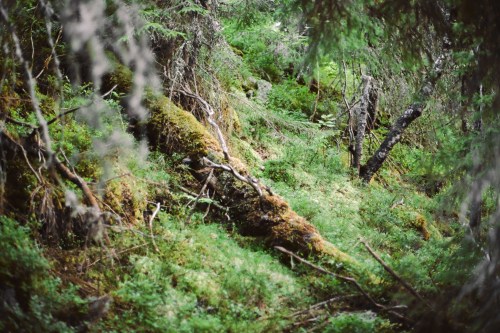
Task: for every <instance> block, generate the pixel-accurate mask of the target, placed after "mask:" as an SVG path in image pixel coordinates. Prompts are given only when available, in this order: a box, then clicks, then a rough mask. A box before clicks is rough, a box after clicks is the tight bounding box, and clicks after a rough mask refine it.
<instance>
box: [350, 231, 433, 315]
mask: <svg viewBox="0 0 500 333" xmlns="http://www.w3.org/2000/svg"><path fill="white" fill-rule="evenodd" d="M360 242H361V243H362V244H363V245H364V246H365V248H366V249H367V250H368V252H370V254H371V255H372V257H373V258H375V260H377V261H378V262H379V263H380V264H381V265H382V267H384V269H385V270H386V271H387V273H389V274H390V275H392V277H394V278H395V279H396V280H397V281H398V282H399V283H401V285H402V286H403V287H404V288H405V289H406V290H408V291H409V292H410V293H411V294H412V295H413V296H415V297H416V298H417V299H418V300H420V301H421V302H422V303H424V304H425V305H426V306H427V307H428V308H430V309H432V306H431V305H430V303H429V302H427V301H426V300H425V299H424V298H423V297H422V296H421V295H420V294H419V293H418V292H417V291H416V290H415V289H414V288H413V287H412V286H410V284H409V283H408V282H406V281H405V280H403V278H402V277H401V276H399V275H398V274H397V273H396V272H395V271H394V270H393V269H392V268H391V267H389V265H387V264H386V263H385V262H384V261H383V260H382V258H380V256H379V255H378V254H376V253H375V251H373V249H372V248H371V247H370V246H369V245H368V243H367V242H366V241H365V240H363V239H362V240H360Z"/></svg>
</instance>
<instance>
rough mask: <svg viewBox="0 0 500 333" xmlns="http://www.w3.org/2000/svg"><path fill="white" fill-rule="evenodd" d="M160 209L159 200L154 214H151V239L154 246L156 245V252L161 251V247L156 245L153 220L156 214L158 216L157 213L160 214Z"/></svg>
mask: <svg viewBox="0 0 500 333" xmlns="http://www.w3.org/2000/svg"><path fill="white" fill-rule="evenodd" d="M159 211H160V203H159V202H158V203H157V204H156V209H155V211H154V212H153V215H151V218H150V219H149V231H150V232H151V240H152V242H153V246H154V248H155V251H156V252H160V249H158V246H156V242H155V238H154V235H153V220H154V219H155V216H156V214H158V212H159Z"/></svg>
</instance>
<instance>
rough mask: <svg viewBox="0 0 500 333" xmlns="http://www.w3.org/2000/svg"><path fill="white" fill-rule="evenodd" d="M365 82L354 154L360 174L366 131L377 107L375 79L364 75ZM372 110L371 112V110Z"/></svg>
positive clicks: (354, 162) (355, 164) (355, 165)
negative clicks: (374, 90) (369, 118)
mask: <svg viewBox="0 0 500 333" xmlns="http://www.w3.org/2000/svg"><path fill="white" fill-rule="evenodd" d="M362 80H363V93H362V95H361V103H360V106H359V111H358V123H357V129H356V144H355V147H354V154H353V167H354V168H356V170H357V171H358V173H359V172H360V166H361V157H362V155H363V141H364V138H365V130H366V127H367V123H368V116H369V115H370V117H372V118H373V116H371V114H374V111H375V107H376V106H375V105H374V103H373V102H375V103H376V98H375V101H372V99H373V96H374V94H373V92H372V90H373V78H372V77H371V76H365V75H363V77H362ZM369 109H370V110H369ZM370 122H371V120H370Z"/></svg>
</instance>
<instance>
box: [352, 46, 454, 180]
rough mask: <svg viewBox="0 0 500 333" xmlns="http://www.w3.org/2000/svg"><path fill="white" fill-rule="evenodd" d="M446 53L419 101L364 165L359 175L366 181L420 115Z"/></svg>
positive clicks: (401, 117) (433, 86) (430, 74)
mask: <svg viewBox="0 0 500 333" xmlns="http://www.w3.org/2000/svg"><path fill="white" fill-rule="evenodd" d="M444 59H445V55H441V56H439V57H438V58H437V59H436V61H435V62H434V66H433V68H432V71H431V72H430V73H429V75H428V77H427V80H426V81H425V82H424V85H423V86H422V88H421V89H420V92H419V95H418V99H417V100H418V101H419V102H416V103H413V104H412V105H410V106H409V107H408V108H407V109H406V111H405V112H403V114H402V115H401V116H400V117H399V118H398V119H397V120H396V123H395V124H394V125H393V126H392V128H391V130H390V131H389V134H387V137H386V138H385V140H384V141H383V142H382V144H381V145H380V147H379V148H378V150H377V151H376V152H375V154H373V156H372V157H370V159H369V160H368V162H366V164H365V165H363V166H362V167H361V169H360V172H359V177H360V178H361V179H362V180H363V181H364V182H366V183H369V182H370V180H371V179H372V177H373V175H374V174H375V173H376V172H377V171H378V170H379V169H380V167H382V164H383V163H384V161H385V160H386V158H387V156H388V155H389V153H390V152H391V150H392V148H394V146H395V145H396V144H397V143H398V142H399V141H400V140H401V135H402V134H403V132H404V130H405V129H406V128H407V127H408V126H409V125H410V124H411V123H412V122H413V121H414V120H415V119H417V118H418V117H420V115H421V114H422V110H423V109H424V107H425V103H424V102H422V101H425V100H427V99H428V98H429V97H430V96H431V95H432V93H433V92H434V88H435V85H436V82H437V80H438V79H439V77H440V76H441V74H442V72H443V64H444Z"/></svg>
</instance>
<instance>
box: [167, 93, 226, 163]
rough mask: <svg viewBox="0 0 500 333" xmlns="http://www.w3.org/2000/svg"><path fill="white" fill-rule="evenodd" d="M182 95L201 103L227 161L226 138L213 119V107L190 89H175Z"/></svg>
mask: <svg viewBox="0 0 500 333" xmlns="http://www.w3.org/2000/svg"><path fill="white" fill-rule="evenodd" d="M177 91H178V92H180V93H181V94H183V95H186V96H188V97H191V98H194V99H195V100H196V101H198V103H200V104H201V106H202V109H203V111H205V113H206V114H207V121H208V123H209V124H210V125H211V126H212V127H213V128H214V130H215V133H216V134H217V138H218V139H219V143H220V145H221V148H222V152H223V153H224V158H225V159H226V160H227V161H229V150H228V148H227V144H226V140H225V139H224V135H223V134H222V131H221V129H220V127H219V125H217V123H216V122H215V120H214V119H213V116H214V114H215V112H214V109H213V108H212V107H211V106H210V104H209V103H208V102H207V101H205V100H204V99H203V98H202V97H201V96H200V95H197V94H194V93H192V92H190V91H186V90H185V89H183V90H177Z"/></svg>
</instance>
